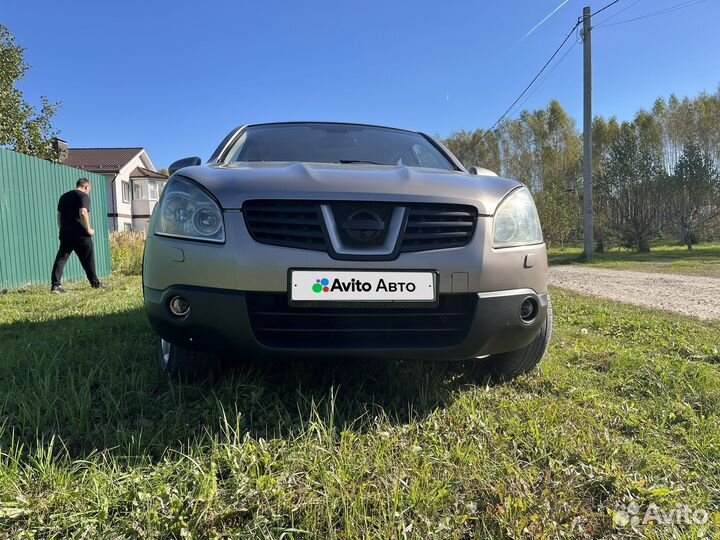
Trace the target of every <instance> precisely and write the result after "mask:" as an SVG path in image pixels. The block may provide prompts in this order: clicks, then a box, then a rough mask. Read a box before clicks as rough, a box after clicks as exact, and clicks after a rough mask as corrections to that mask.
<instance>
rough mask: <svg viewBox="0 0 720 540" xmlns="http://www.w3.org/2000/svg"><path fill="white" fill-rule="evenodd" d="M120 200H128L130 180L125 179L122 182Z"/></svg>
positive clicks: (127, 201) (125, 201)
mask: <svg viewBox="0 0 720 540" xmlns="http://www.w3.org/2000/svg"><path fill="white" fill-rule="evenodd" d="M122 200H123V202H124V203H129V202H130V182H126V181H125V180H123V182H122Z"/></svg>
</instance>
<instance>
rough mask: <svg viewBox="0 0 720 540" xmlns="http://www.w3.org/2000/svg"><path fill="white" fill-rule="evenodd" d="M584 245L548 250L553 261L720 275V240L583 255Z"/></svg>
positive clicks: (623, 268)
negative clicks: (718, 242) (644, 250)
mask: <svg viewBox="0 0 720 540" xmlns="http://www.w3.org/2000/svg"><path fill="white" fill-rule="evenodd" d="M582 253H583V250H582V248H581V247H568V248H565V249H564V250H561V249H560V248H557V247H554V248H551V249H550V250H548V260H549V262H550V264H585V265H587V266H596V267H600V268H616V269H619V270H638V271H641V272H665V273H672V274H686V275H696V276H708V277H716V278H720V244H700V245H697V246H693V249H692V251H688V249H687V247H685V246H668V245H660V246H653V248H652V250H651V251H650V252H649V253H638V252H637V251H631V250H628V249H622V248H615V249H612V250H610V251H608V252H606V253H598V254H595V255H594V256H593V257H591V258H590V259H589V260H584V259H583V254H582Z"/></svg>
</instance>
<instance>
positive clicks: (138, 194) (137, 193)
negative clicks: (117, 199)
mask: <svg viewBox="0 0 720 540" xmlns="http://www.w3.org/2000/svg"><path fill="white" fill-rule="evenodd" d="M143 191H144V190H143V185H142V182H137V181H136V182H133V199H134V200H136V201H142V200H145V199H146V197H145V196H144V193H143Z"/></svg>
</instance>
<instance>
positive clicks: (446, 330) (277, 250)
mask: <svg viewBox="0 0 720 540" xmlns="http://www.w3.org/2000/svg"><path fill="white" fill-rule="evenodd" d="M170 173H171V177H170V179H169V181H168V183H167V186H166V187H165V189H164V191H163V193H162V195H161V197H160V200H159V201H158V204H157V206H156V208H155V210H154V211H153V214H152V216H151V220H150V227H149V231H148V235H147V240H146V245H145V254H144V260H143V289H144V303H145V309H146V312H147V315H148V318H149V321H150V324H151V326H152V327H153V328H154V330H155V332H156V333H157V335H158V347H157V350H158V353H157V354H158V359H159V361H160V363H161V365H162V367H163V368H164V369H165V370H166V371H167V372H168V373H170V374H171V375H173V376H177V377H187V378H192V377H197V376H199V375H200V374H203V373H207V372H208V370H209V369H210V367H211V366H214V365H217V360H218V358H221V357H222V358H226V357H228V356H233V357H243V358H247V359H260V360H262V359H271V358H278V357H285V358H287V357H294V358H296V357H307V358H313V359H314V358H333V359H337V361H345V360H347V359H350V358H365V357H376V358H383V359H389V360H390V359H417V360H429V361H438V360H445V361H470V362H469V363H468V365H469V366H470V367H469V369H471V370H473V371H474V370H475V369H476V368H477V369H480V370H482V371H483V372H485V373H489V374H490V375H491V376H492V377H493V378H496V379H499V380H508V379H511V378H513V377H516V376H517V375H520V374H522V373H526V372H528V371H530V370H532V369H533V367H535V366H536V365H537V364H538V362H539V361H540V359H541V358H542V357H543V355H544V354H545V351H546V350H547V346H548V343H549V341H550V337H551V333H552V308H551V304H550V298H549V296H548V289H547V254H546V246H545V243H544V241H543V236H542V231H541V228H540V221H539V219H538V214H537V210H536V208H535V204H534V202H533V198H532V196H531V193H530V191H529V190H528V189H527V187H525V186H524V185H523V184H522V183H520V182H518V181H516V180H511V179H506V178H501V177H498V176H497V175H496V174H494V173H492V172H491V171H488V170H487V169H483V168H480V167H471V168H470V169H466V168H465V167H464V166H463V165H462V164H461V163H460V161H458V159H457V158H456V157H455V156H453V155H452V153H451V152H450V151H449V150H448V149H447V148H446V147H445V146H443V144H441V143H440V142H439V141H437V140H436V139H434V138H432V137H430V136H428V135H425V134H423V133H420V132H414V131H407V130H403V129H396V128H389V127H382V126H374V125H364V124H351V123H329V122H286V123H268V124H254V125H245V126H242V127H240V128H237V129H235V130H233V131H232V132H231V133H230V134H228V136H227V137H225V139H224V140H223V141H222V142H221V143H220V145H219V146H218V147H217V149H216V150H215V152H214V153H213V154H212V156H211V157H210V159H209V160H208V161H207V162H206V163H205V164H202V163H201V160H200V158H196V157H194V158H186V159H183V160H179V161H177V162H175V163H173V165H172V166H171V168H170Z"/></svg>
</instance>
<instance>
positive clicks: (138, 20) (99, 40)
mask: <svg viewBox="0 0 720 540" xmlns="http://www.w3.org/2000/svg"><path fill="white" fill-rule="evenodd" d="M609 1H610V0H601V1H596V0H593V1H592V2H588V1H587V0H568V1H567V2H565V4H564V5H563V6H562V7H561V8H560V9H559V10H558V11H557V12H556V13H555V14H554V15H553V16H552V17H551V18H549V19H548V20H547V21H546V22H545V23H544V24H542V25H541V26H540V27H538V28H537V29H536V30H535V31H534V32H533V33H532V34H531V35H529V36H528V37H526V38H524V39H523V36H525V34H527V32H528V31H529V30H530V29H532V28H533V27H534V26H535V25H536V24H537V23H538V22H540V21H541V20H542V19H543V18H544V17H545V16H546V15H548V14H549V13H550V12H552V11H553V10H554V9H555V8H557V7H558V6H559V5H560V4H562V3H563V0H547V1H546V0H533V1H531V0H517V1H507V2H495V1H490V0H472V1H471V0H462V1H460V0H446V1H445V2H438V1H428V0H415V1H414V2H409V1H405V0H402V1H396V2H389V1H387V0H384V1H382V0H363V1H362V2H360V1H342V0H339V1H338V0H335V1H324V0H317V1H316V0H308V1H305V2H291V1H289V0H287V1H285V2H280V1H277V0H264V1H263V2H259V1H255V2H251V1H247V0H235V1H223V2H220V1H216V0H205V1H203V2H200V1H186V0H177V1H169V0H162V1H160V0H145V1H143V2H140V1H136V0H124V1H123V2H98V1H97V0H94V1H89V0H77V1H69V2H56V1H53V2H50V1H47V0H37V1H32V2H30V1H28V0H2V8H1V9H0V24H4V25H5V26H7V27H8V28H9V29H10V30H11V31H12V32H13V33H14V34H15V36H16V38H17V40H18V42H19V43H20V44H21V45H22V46H23V47H25V48H26V49H27V51H26V58H27V61H28V62H29V63H30V65H31V70H30V72H29V74H28V76H27V77H26V79H25V80H24V81H23V82H22V83H21V89H22V90H23V91H24V92H25V96H26V98H27V99H29V100H31V101H32V102H34V103H39V96H41V95H46V96H48V97H49V98H50V99H51V100H57V101H61V102H62V108H61V110H60V112H59V114H58V115H57V117H56V120H55V126H56V127H57V128H58V129H60V131H61V136H62V137H63V138H64V139H66V140H67V141H68V142H69V143H70V145H71V147H72V146H76V147H79V146H101V147H102V146H144V147H145V148H147V150H148V151H149V153H150V156H151V158H152V159H153V161H154V163H155V166H156V167H158V168H160V167H166V166H167V165H168V164H169V163H170V162H171V161H173V160H174V159H177V158H180V157H185V156H189V155H200V156H202V157H203V158H204V159H206V158H207V157H209V155H210V153H211V152H212V150H213V149H214V148H215V146H216V145H217V143H218V142H219V141H220V139H222V137H224V136H225V134H226V133H227V132H228V131H229V130H230V129H232V128H233V127H235V126H237V125H241V124H244V123H253V122H264V121H282V120H329V121H353V122H367V123H377V124H384V125H392V126H397V127H403V128H408V129H417V130H422V131H425V132H428V133H430V134H433V135H440V136H447V135H449V134H450V133H451V132H453V131H456V130H460V129H476V128H478V127H484V128H487V127H489V126H490V125H491V124H492V123H493V122H494V121H495V120H496V119H497V117H498V116H499V115H500V114H501V113H502V112H503V111H504V110H505V109H506V108H507V107H508V106H509V104H510V103H511V102H512V101H513V100H514V99H515V97H517V95H518V94H519V92H520V91H521V90H522V89H523V88H524V87H525V86H526V85H527V83H528V82H529V81H530V79H531V78H532V76H533V75H534V73H535V72H536V71H537V70H538V69H539V68H540V67H541V66H542V65H543V64H544V63H545V61H546V60H547V59H548V58H549V56H550V54H551V53H552V52H553V51H554V50H555V48H556V47H557V46H558V45H559V44H560V42H561V41H562V39H563V38H564V37H565V35H566V34H567V33H568V31H569V30H570V28H572V26H573V25H574V24H575V22H576V21H577V18H578V16H580V15H581V13H582V8H583V6H584V5H588V4H589V5H590V6H591V7H592V8H593V10H597V9H599V8H600V7H602V6H603V5H605V4H606V3H608V2H609ZM680 3H682V0H640V1H638V0H621V1H620V2H619V3H618V4H616V5H615V6H613V7H612V8H610V9H608V10H607V11H605V12H604V13H602V14H600V15H598V16H597V17H596V19H595V21H594V23H595V24H599V23H601V22H602V21H603V19H605V18H606V17H608V16H612V15H615V14H616V13H617V12H619V11H620V10H622V9H626V11H624V12H623V13H620V14H618V15H617V16H615V18H614V19H612V20H611V21H608V24H609V23H611V22H613V23H614V22H619V21H623V20H626V19H630V18H634V17H639V16H642V15H644V14H647V13H651V12H655V11H658V10H661V9H663V8H666V7H672V6H675V5H678V4H680ZM633 4H635V5H633ZM717 21H720V0H706V1H705V2H702V3H699V4H697V5H691V6H690V7H688V8H686V9H681V10H677V11H674V12H672V13H669V14H666V15H660V16H656V17H653V18H648V19H644V20H642V21H637V22H630V23H627V24H619V25H616V26H608V27H606V28H597V29H596V31H595V32H594V34H593V50H594V77H595V98H594V105H595V113H596V114H603V115H606V116H610V115H616V116H618V117H619V118H621V119H627V118H631V117H632V116H633V115H634V113H635V112H636V111H637V110H638V109H639V108H641V107H649V106H651V105H652V103H653V101H654V100H655V98H656V97H658V96H668V95H669V94H670V93H673V92H674V93H676V94H678V95H680V96H684V95H691V96H693V95H696V94H697V93H699V92H701V91H703V90H705V91H708V92H715V91H716V90H717V88H718V85H719V84H720V32H719V31H718V29H717ZM571 41H573V40H571ZM552 98H557V99H559V100H560V102H561V103H562V104H563V106H564V107H565V108H566V109H567V110H568V112H569V113H570V114H571V115H572V116H573V117H574V118H575V119H576V120H577V121H578V122H581V114H582V47H581V46H580V45H578V46H576V47H575V48H574V49H573V50H572V51H570V53H569V54H568V55H567V57H566V58H565V59H564V61H563V62H562V63H561V64H560V65H559V66H558V67H557V69H556V70H555V71H554V72H553V73H552V75H551V76H550V77H549V78H548V79H547V80H546V81H545V83H544V84H543V85H542V86H541V87H540V88H539V89H538V90H537V91H536V92H535V93H534V94H533V95H532V96H531V97H530V99H528V101H527V102H526V103H525V105H524V107H525V108H530V109H533V108H538V107H543V106H544V105H546V104H547V102H548V101H549V100H550V99H552Z"/></svg>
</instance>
